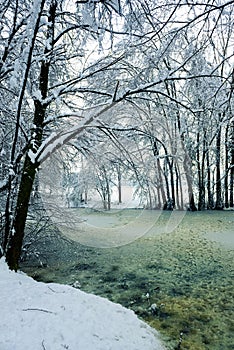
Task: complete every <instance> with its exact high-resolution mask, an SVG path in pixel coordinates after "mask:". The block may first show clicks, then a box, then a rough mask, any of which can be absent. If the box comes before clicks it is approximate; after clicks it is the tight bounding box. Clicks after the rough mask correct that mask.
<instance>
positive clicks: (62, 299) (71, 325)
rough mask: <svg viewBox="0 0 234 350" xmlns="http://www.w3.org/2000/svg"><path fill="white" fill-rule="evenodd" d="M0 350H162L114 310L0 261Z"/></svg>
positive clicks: (155, 338)
mask: <svg viewBox="0 0 234 350" xmlns="http://www.w3.org/2000/svg"><path fill="white" fill-rule="evenodd" d="M0 310H1V321H0V349H1V350H32V349H33V350H60V349H61V350H64V349H69V350H163V349H164V347H163V345H162V343H161V341H160V339H159V335H158V333H157V332H155V331H154V330H153V329H151V328H150V327H149V326H148V325H146V324H145V323H143V322H142V321H140V320H139V319H138V318H137V316H136V315H135V314H134V313H133V311H130V310H128V309H126V308H124V307H122V306H121V305H119V304H114V303H112V302H110V301H108V300H107V299H104V298H101V297H98V296H95V295H92V294H87V293H84V292H82V291H80V290H78V289H75V288H73V287H70V286H66V285H60V284H55V283H50V284H45V283H41V282H36V281H34V280H33V279H32V278H30V277H28V276H27V275H25V274H23V273H15V272H13V271H10V270H9V269H8V267H7V265H6V263H5V261H4V259H3V258H2V259H1V260H0Z"/></svg>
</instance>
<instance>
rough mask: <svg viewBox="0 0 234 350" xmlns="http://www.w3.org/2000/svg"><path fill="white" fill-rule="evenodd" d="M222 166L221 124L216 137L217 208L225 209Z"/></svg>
mask: <svg viewBox="0 0 234 350" xmlns="http://www.w3.org/2000/svg"><path fill="white" fill-rule="evenodd" d="M220 166H221V126H220V127H219V130H218V134H217V138H216V203H215V209H216V210H222V209H223V201H222V186H221V170H220Z"/></svg>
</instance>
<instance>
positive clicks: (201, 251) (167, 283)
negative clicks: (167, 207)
mask: <svg viewBox="0 0 234 350" xmlns="http://www.w3.org/2000/svg"><path fill="white" fill-rule="evenodd" d="M73 215H78V213H77V212H76V211H74V212H73ZM79 215H81V216H82V217H84V218H85V220H86V221H85V222H87V223H89V225H88V227H89V228H90V231H89V228H88V227H86V229H84V227H83V226H82V225H81V226H80V228H79V230H78V232H77V236H76V234H75V232H74V230H73V232H71V228H69V227H68V229H67V232H68V236H69V238H71V237H72V238H73V239H76V241H72V240H70V239H68V240H67V239H62V238H56V239H49V238H48V239H47V240H46V238H45V241H44V242H41V243H40V246H38V247H37V249H39V250H40V252H41V253H40V254H41V259H42V260H43V261H44V262H45V265H44V267H39V265H38V263H37V261H36V260H31V261H30V260H29V261H28V262H26V263H24V264H22V267H21V268H22V270H24V271H25V272H27V273H28V274H30V275H31V276H33V277H34V278H35V279H37V280H40V281H45V282H58V283H66V284H70V285H74V286H76V287H79V288H80V289H82V290H84V291H87V292H92V293H95V294H97V295H100V296H104V297H106V298H108V299H110V300H112V301H114V302H117V303H120V304H122V305H124V306H126V307H128V308H131V309H133V310H134V311H135V312H136V313H137V314H138V315H139V317H141V318H143V319H144V320H145V321H147V322H148V323H149V324H150V325H151V326H153V327H155V328H156V329H157V330H159V331H160V332H161V334H162V336H163V338H164V339H165V342H166V345H167V348H168V349H174V350H175V349H190V350H198V349H199V350H203V349H210V350H221V349H222V350H231V349H234V337H233V334H234V245H233V241H232V238H233V236H232V235H231V233H232V232H233V235H234V230H233V223H234V213H233V212H228V211H224V212H215V211H212V212H199V213H189V212H188V213H186V215H185V216H184V217H183V218H182V219H180V220H178V222H179V221H181V222H180V223H179V224H178V225H177V221H176V215H177V214H174V215H175V216H174V218H173V220H175V224H174V227H175V229H174V230H168V229H167V227H168V226H167V223H168V220H169V217H170V215H171V213H168V212H167V213H166V212H165V213H162V214H161V215H158V213H157V212H153V211H143V212H142V213H141V214H140V215H139V212H137V211H134V210H122V211H113V212H111V213H103V212H100V213H98V212H94V213H92V212H87V211H85V210H83V211H81V212H79ZM178 215H179V214H178ZM155 218H156V219H155ZM128 222H131V226H128ZM134 227H135V228H136V230H137V227H138V228H139V227H141V228H142V230H143V231H144V232H143V231H142V230H141V232H140V231H139V232H140V233H139V232H138V231H137V237H134V230H135V228H134ZM144 227H145V228H147V229H145V230H144ZM116 228H117V229H120V228H121V237H122V231H123V232H125V234H126V236H127V235H128V228H129V230H130V231H131V232H130V238H129V239H127V238H126V241H125V242H123V241H122V240H121V242H122V243H123V244H119V245H118V244H117V243H118V242H119V239H118V240H117V241H116V240H113V239H110V237H109V238H108V240H109V242H114V243H113V246H111V244H109V247H106V248H101V247H99V242H102V243H100V246H102V245H103V235H104V236H105V234H106V235H107V234H109V235H110V236H111V235H112V236H113V237H112V238H114V237H115V235H116V234H118V232H117V231H116ZM166 231H167V232H166ZM169 231H171V232H169ZM62 232H63V233H66V226H64V227H63V229H62ZM82 232H83V233H82ZM90 232H91V233H92V235H91V234H90ZM85 234H87V235H88V238H87V240H86V244H87V243H88V244H89V245H90V246H87V245H85V239H84V237H85ZM89 234H90V235H89ZM229 238H230V244H228V239H229ZM121 239H122V238H121ZM80 242H81V243H83V244H80ZM116 242H117V243H116Z"/></svg>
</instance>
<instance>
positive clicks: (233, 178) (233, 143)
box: [230, 121, 234, 208]
mask: <svg viewBox="0 0 234 350" xmlns="http://www.w3.org/2000/svg"><path fill="white" fill-rule="evenodd" d="M231 133H232V137H231V164H230V167H231V170H230V207H231V208H233V205H234V196H233V184H234V121H233V122H232V130H231Z"/></svg>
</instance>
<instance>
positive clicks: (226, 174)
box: [224, 124, 229, 208]
mask: <svg viewBox="0 0 234 350" xmlns="http://www.w3.org/2000/svg"><path fill="white" fill-rule="evenodd" d="M228 173H229V124H228V125H227V126H226V131H225V178H224V203H225V204H224V205H225V208H228V207H229V198H228V194H229V193H228V192H229V191H228Z"/></svg>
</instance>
